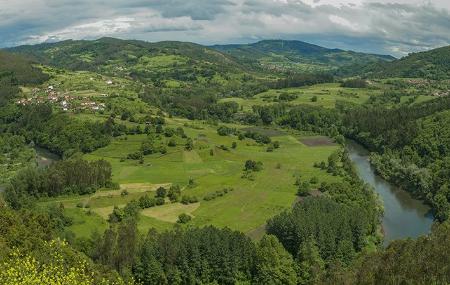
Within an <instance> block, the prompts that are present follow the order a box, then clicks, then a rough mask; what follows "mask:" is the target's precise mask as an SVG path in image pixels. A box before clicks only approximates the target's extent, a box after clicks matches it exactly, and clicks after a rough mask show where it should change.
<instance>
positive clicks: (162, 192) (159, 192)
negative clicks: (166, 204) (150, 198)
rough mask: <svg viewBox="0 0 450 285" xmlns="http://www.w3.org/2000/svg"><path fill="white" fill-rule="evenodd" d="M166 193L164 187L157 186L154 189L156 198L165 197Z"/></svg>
mask: <svg viewBox="0 0 450 285" xmlns="http://www.w3.org/2000/svg"><path fill="white" fill-rule="evenodd" d="M166 194H167V190H166V188H164V187H159V188H158V189H156V198H165V197H166Z"/></svg>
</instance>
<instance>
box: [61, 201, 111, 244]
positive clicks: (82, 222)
mask: <svg viewBox="0 0 450 285" xmlns="http://www.w3.org/2000/svg"><path fill="white" fill-rule="evenodd" d="M64 214H65V215H66V216H67V217H69V218H71V219H72V225H71V226H70V227H69V228H68V230H70V231H72V232H73V233H75V234H76V236H77V237H84V238H89V237H90V236H91V235H92V233H93V232H94V231H97V232H98V233H103V232H104V231H105V230H106V229H107V228H108V223H107V222H106V221H105V220H104V219H103V218H102V217H101V216H99V215H97V214H96V213H94V212H92V211H91V212H90V213H88V211H87V210H85V209H80V208H66V209H65V210H64Z"/></svg>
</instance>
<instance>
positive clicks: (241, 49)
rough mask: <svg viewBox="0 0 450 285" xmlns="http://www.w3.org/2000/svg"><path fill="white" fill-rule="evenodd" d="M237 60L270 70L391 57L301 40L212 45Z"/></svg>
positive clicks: (311, 68) (334, 65)
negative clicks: (325, 46)
mask: <svg viewBox="0 0 450 285" xmlns="http://www.w3.org/2000/svg"><path fill="white" fill-rule="evenodd" d="M212 47H213V48H214V49H217V50H219V51H222V52H224V53H226V54H229V55H231V56H233V57H235V58H237V59H239V60H240V61H244V62H247V63H249V64H251V63H253V64H255V63H256V65H257V66H260V67H263V68H265V69H270V70H280V71H286V70H291V71H302V72H303V71H324V70H332V69H336V68H337V67H341V66H346V65H351V64H361V63H364V64H367V63H373V62H380V61H391V60H393V59H394V58H393V57H392V56H388V55H376V54H365V53H358V52H354V51H345V50H341V49H328V48H324V47H321V46H317V45H313V44H309V43H305V42H302V41H286V40H264V41H260V42H257V43H253V44H242V45H215V46H212Z"/></svg>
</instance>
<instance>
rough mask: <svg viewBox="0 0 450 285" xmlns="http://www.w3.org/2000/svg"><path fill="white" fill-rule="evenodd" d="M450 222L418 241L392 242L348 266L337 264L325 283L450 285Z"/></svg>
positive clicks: (435, 228) (437, 227)
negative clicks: (449, 248)
mask: <svg viewBox="0 0 450 285" xmlns="http://www.w3.org/2000/svg"><path fill="white" fill-rule="evenodd" d="M449 244H450V224H449V223H448V222H447V223H444V224H442V225H439V226H436V227H434V228H433V229H432V232H431V234H430V235H428V236H424V237H419V238H418V239H416V240H412V239H408V240H399V241H393V242H392V243H391V244H390V245H389V246H388V247H387V248H386V249H384V250H379V251H377V252H372V253H368V254H365V255H363V256H361V257H360V258H358V259H357V260H355V263H354V264H352V266H350V267H349V268H347V269H346V268H342V267H335V268H334V269H333V270H332V271H330V273H329V275H328V276H327V278H326V279H325V280H323V281H322V283H323V284H448V283H449V282H450V268H449V267H448V264H449V262H450V255H449V254H448V247H449Z"/></svg>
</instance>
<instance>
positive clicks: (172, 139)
mask: <svg viewBox="0 0 450 285" xmlns="http://www.w3.org/2000/svg"><path fill="white" fill-rule="evenodd" d="M167 145H168V146H170V147H174V146H177V142H176V140H175V139H174V138H171V139H170V140H169V143H168V144H167Z"/></svg>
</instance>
